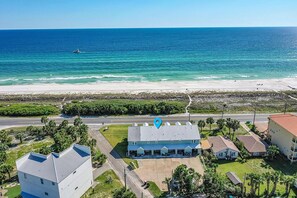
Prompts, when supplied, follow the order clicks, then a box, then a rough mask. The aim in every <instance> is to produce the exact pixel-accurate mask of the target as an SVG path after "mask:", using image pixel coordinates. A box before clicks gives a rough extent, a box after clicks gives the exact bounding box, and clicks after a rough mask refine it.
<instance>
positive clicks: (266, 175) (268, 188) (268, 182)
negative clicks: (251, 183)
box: [263, 172, 272, 197]
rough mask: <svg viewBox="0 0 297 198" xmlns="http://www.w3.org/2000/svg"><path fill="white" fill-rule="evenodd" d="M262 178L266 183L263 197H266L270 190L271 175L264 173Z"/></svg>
mask: <svg viewBox="0 0 297 198" xmlns="http://www.w3.org/2000/svg"><path fill="white" fill-rule="evenodd" d="M263 178H264V179H265V181H266V189H265V192H266V196H265V197H268V196H269V190H270V182H271V179H272V173H271V172H266V173H264V174H263Z"/></svg>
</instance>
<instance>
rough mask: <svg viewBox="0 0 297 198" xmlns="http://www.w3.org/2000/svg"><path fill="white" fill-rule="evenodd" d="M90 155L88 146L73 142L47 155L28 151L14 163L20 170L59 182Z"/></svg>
mask: <svg viewBox="0 0 297 198" xmlns="http://www.w3.org/2000/svg"><path fill="white" fill-rule="evenodd" d="M90 157H91V151H90V148H89V147H86V146H81V145H78V144H73V145H72V146H71V147H70V148H68V149H66V150H65V151H63V152H61V153H51V154H49V155H48V156H45V155H41V154H38V153H34V152H31V153H28V154H27V155H25V156H23V157H22V158H20V159H18V160H17V162H16V164H17V169H18V171H20V172H23V173H27V174H29V175H34V176H36V177H40V178H43V179H46V180H49V181H53V182H56V183H60V182H61V181H63V180H64V179H65V178H66V177H67V176H68V175H70V174H72V173H73V172H74V171H75V170H76V169H77V168H79V167H80V166H81V165H82V164H83V163H84V162H86V161H87V160H88V159H90Z"/></svg>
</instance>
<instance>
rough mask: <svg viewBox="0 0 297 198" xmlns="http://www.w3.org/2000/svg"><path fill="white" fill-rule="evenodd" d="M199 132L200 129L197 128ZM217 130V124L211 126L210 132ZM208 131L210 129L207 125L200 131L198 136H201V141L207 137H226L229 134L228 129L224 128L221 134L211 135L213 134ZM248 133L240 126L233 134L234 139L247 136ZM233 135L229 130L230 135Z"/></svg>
mask: <svg viewBox="0 0 297 198" xmlns="http://www.w3.org/2000/svg"><path fill="white" fill-rule="evenodd" d="M198 128H199V130H200V127H198ZM217 128H218V125H217V124H212V125H211V130H212V131H213V130H216V129H217ZM212 131H210V128H209V125H208V124H207V125H206V126H205V127H204V128H203V130H202V131H200V135H201V138H202V139H207V137H208V136H211V135H228V134H229V129H228V128H227V127H226V126H225V127H224V128H223V131H222V132H221V131H220V132H218V133H216V134H213V132H212ZM247 133H248V131H246V130H245V129H244V128H243V127H242V126H240V128H239V129H238V130H237V131H236V132H235V138H236V135H245V134H247ZM232 134H233V131H232V129H231V135H232Z"/></svg>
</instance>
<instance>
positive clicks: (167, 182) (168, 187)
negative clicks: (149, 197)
mask: <svg viewBox="0 0 297 198" xmlns="http://www.w3.org/2000/svg"><path fill="white" fill-rule="evenodd" d="M171 181H172V179H171V178H170V177H165V180H164V181H162V183H164V184H166V185H167V189H168V194H169V195H171Z"/></svg>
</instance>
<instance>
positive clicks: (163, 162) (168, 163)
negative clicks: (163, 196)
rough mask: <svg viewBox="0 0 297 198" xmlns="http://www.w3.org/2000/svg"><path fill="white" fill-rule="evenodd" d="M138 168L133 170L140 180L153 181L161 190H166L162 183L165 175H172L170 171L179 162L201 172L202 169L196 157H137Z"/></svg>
mask: <svg viewBox="0 0 297 198" xmlns="http://www.w3.org/2000/svg"><path fill="white" fill-rule="evenodd" d="M137 161H138V164H139V168H138V169H136V170H135V172H136V173H137V174H138V176H139V177H140V179H141V180H142V181H153V182H155V183H156V184H157V185H158V186H159V188H160V189H161V190H167V186H166V184H164V183H162V182H163V181H164V180H165V178H166V177H171V176H172V171H173V170H174V169H175V168H176V167H177V166H178V165H180V164H185V165H187V166H188V167H190V168H193V169H195V170H196V171H197V172H198V173H200V174H203V172H204V169H203V166H202V163H201V161H200V159H199V158H198V157H192V158H158V159H138V160H137Z"/></svg>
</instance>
